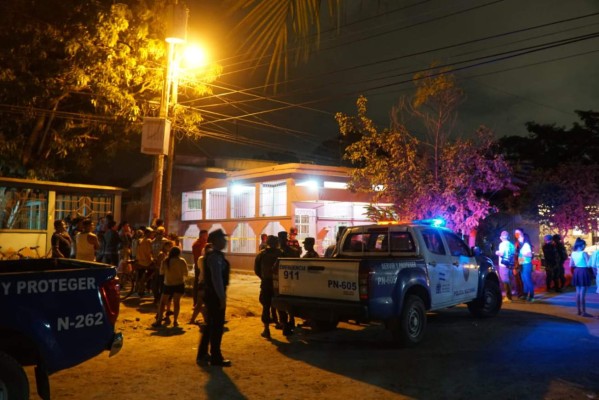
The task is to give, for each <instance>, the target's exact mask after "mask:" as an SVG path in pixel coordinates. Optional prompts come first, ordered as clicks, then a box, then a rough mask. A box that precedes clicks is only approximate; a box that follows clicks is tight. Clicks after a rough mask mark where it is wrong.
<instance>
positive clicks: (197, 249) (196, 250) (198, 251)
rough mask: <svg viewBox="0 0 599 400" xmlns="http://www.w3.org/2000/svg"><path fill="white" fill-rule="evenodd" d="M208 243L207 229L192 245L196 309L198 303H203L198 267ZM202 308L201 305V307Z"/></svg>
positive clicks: (203, 230) (202, 230)
mask: <svg viewBox="0 0 599 400" xmlns="http://www.w3.org/2000/svg"><path fill="white" fill-rule="evenodd" d="M206 243H208V231H207V230H206V229H201V230H200V234H199V235H198V238H197V239H196V240H195V241H194V242H193V244H192V245H191V254H193V273H194V278H193V291H192V297H193V307H194V308H195V307H196V306H197V304H198V302H202V299H201V298H200V296H199V294H198V293H199V287H198V285H199V284H200V266H199V265H198V259H199V258H200V257H201V256H202V254H203V251H204V247H206ZM200 307H201V305H200Z"/></svg>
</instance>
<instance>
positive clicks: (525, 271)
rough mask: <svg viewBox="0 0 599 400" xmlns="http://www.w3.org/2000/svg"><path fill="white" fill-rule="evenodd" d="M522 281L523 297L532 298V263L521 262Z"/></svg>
mask: <svg viewBox="0 0 599 400" xmlns="http://www.w3.org/2000/svg"><path fill="white" fill-rule="evenodd" d="M522 283H523V285H524V297H527V298H529V299H532V298H534V297H535V285H534V283H533V281H532V263H528V264H522Z"/></svg>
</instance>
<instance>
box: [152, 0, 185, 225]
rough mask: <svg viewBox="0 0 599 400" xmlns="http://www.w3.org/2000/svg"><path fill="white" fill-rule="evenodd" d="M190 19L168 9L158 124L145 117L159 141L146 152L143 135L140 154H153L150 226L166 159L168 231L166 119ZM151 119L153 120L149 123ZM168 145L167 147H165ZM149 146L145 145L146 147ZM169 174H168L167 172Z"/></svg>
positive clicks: (157, 210) (169, 138)
mask: <svg viewBox="0 0 599 400" xmlns="http://www.w3.org/2000/svg"><path fill="white" fill-rule="evenodd" d="M188 16H189V10H188V9H187V7H186V6H184V5H183V4H178V3H177V0H175V2H174V3H173V4H171V5H170V6H169V13H168V27H167V34H166V38H165V41H166V42H167V44H168V51H167V61H166V70H165V74H164V83H163V87H162V97H161V99H160V111H159V117H158V121H156V119H151V118H148V119H147V120H148V121H147V122H148V125H149V124H150V123H153V125H154V126H156V124H158V126H159V128H158V132H156V127H155V128H153V132H154V133H153V134H154V135H156V133H157V134H158V136H159V141H160V142H161V145H160V146H159V147H160V148H151V149H150V150H148V151H144V138H145V137H146V136H147V134H146V132H144V136H143V137H142V153H148V154H156V158H155V160H154V172H153V181H152V199H151V202H150V216H149V221H148V224H149V225H151V224H152V223H153V222H154V221H155V220H156V219H157V218H160V216H161V210H162V207H161V206H162V191H163V179H164V173H165V168H164V166H165V161H166V156H169V159H168V163H167V166H168V170H167V177H168V180H167V181H166V182H165V184H166V202H167V205H166V207H165V209H164V213H163V214H162V215H163V218H164V220H165V226H166V227H167V228H168V223H167V221H168V214H169V211H170V185H171V176H172V164H173V162H174V154H173V152H174V137H173V135H172V134H171V133H170V127H171V122H170V120H169V119H168V117H169V102H170V101H171V99H172V100H173V105H174V104H176V101H177V96H176V93H174V91H176V90H177V86H178V85H177V79H178V77H177V76H176V75H177V74H176V67H175V45H176V44H179V43H184V42H185V41H186V39H187V19H188ZM151 120H154V121H151ZM146 125H147V123H146V120H144V131H145V130H146ZM167 143H168V144H167ZM147 147H148V146H146V148H147ZM168 171H170V172H168Z"/></svg>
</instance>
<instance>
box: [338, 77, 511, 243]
mask: <svg viewBox="0 0 599 400" xmlns="http://www.w3.org/2000/svg"><path fill="white" fill-rule="evenodd" d="M431 77H432V76H431ZM423 79H424V84H423V80H422V79H421V80H417V81H415V84H416V85H417V89H420V90H417V91H416V93H417V95H416V97H415V98H413V99H409V100H408V99H404V101H402V102H401V103H400V105H402V104H403V105H405V104H411V105H412V108H409V109H407V111H410V110H412V111H413V110H414V106H417V107H418V109H419V110H422V107H424V106H426V105H431V104H434V105H437V106H439V105H441V106H440V107H441V108H443V106H442V105H443V104H445V105H446V107H445V108H443V110H441V109H439V108H437V113H436V115H437V116H438V117H439V118H438V119H437V120H436V121H433V119H428V120H425V121H424V122H425V126H427V127H430V128H431V129H429V130H428V131H427V132H428V135H426V136H427V137H428V138H433V139H432V142H428V141H426V140H421V139H417V138H416V137H415V135H412V134H411V133H410V130H409V129H408V128H407V126H406V124H404V123H403V122H400V120H401V119H400V118H394V119H393V121H392V125H391V128H389V129H383V130H379V129H378V128H377V127H376V126H375V125H374V123H373V121H372V120H370V119H369V118H368V117H367V115H366V111H367V110H366V103H367V100H366V98H365V97H360V98H358V101H357V108H358V114H357V116H355V117H350V116H346V115H344V114H341V113H338V114H337V116H336V118H337V122H338V123H339V127H340V130H341V133H342V134H343V135H348V134H350V133H355V132H360V133H361V135H362V137H361V139H360V140H359V141H357V142H355V143H353V144H351V145H350V146H348V147H347V148H346V152H345V157H346V158H347V159H348V160H349V161H350V162H351V163H352V164H353V165H354V169H353V170H352V172H351V180H350V189H352V190H356V191H362V192H370V193H372V192H373V190H374V194H375V196H374V201H376V202H382V201H383V202H384V201H387V202H391V203H392V210H380V211H381V212H383V211H384V212H386V213H387V214H389V213H390V214H391V215H397V217H398V218H400V219H414V218H418V219H420V218H433V217H443V218H445V219H446V221H448V224H449V225H450V226H451V227H452V228H453V229H456V230H457V229H461V230H462V231H463V232H468V233H469V232H470V231H471V230H472V229H473V228H475V227H476V226H477V225H478V223H479V221H480V220H481V219H483V218H484V217H486V216H487V215H488V214H489V213H491V212H493V211H495V208H494V207H493V206H492V205H491V204H490V202H489V200H488V199H487V198H486V197H485V194H489V193H492V192H494V191H497V190H500V189H503V188H505V187H508V186H509V184H510V178H511V169H510V167H509V165H508V164H507V162H506V161H505V160H504V159H503V156H501V155H499V154H497V152H496V151H495V149H494V141H493V134H492V132H491V131H490V130H489V129H487V128H485V127H480V128H479V129H478V130H477V132H476V133H475V138H474V139H455V140H449V133H450V130H449V129H448V128H447V126H446V125H445V124H444V122H446V121H452V118H451V117H450V116H449V114H450V110H451V109H452V107H454V106H455V104H456V102H455V99H456V98H458V97H459V94H460V93H461V91H460V90H459V89H458V88H456V87H455V85H454V83H453V80H451V79H443V80H442V82H444V84H443V85H439V86H437V87H435V85H434V84H432V83H433V82H434V81H435V79H433V80H426V79H427V78H426V77H425V78H423ZM424 90H425V91H427V94H426V95H425V96H423V93H424V92H423V91H424ZM448 91H449V92H452V93H448ZM443 99H451V101H446V102H444V100H443ZM395 111H396V112H400V111H406V109H400V110H395ZM411 115H412V116H416V117H421V118H422V117H423V113H422V111H419V112H417V113H412V114H411ZM440 132H444V133H442V134H441V133H440ZM431 151H432V154H431ZM370 212H371V215H372V217H373V218H374V219H377V218H380V216H381V214H380V213H378V214H377V213H376V212H375V210H373V209H372V207H371V209H370Z"/></svg>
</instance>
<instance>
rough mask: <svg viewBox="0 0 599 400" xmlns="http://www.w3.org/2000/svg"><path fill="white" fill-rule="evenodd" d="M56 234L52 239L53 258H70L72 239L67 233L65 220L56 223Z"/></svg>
mask: <svg viewBox="0 0 599 400" xmlns="http://www.w3.org/2000/svg"><path fill="white" fill-rule="evenodd" d="M54 229H55V232H54V233H53V234H52V238H51V239H50V241H51V243H52V258H69V256H70V255H71V243H72V241H71V237H70V236H69V234H68V233H67V225H66V224H65V223H64V221H63V220H61V219H59V220H56V221H54Z"/></svg>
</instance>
